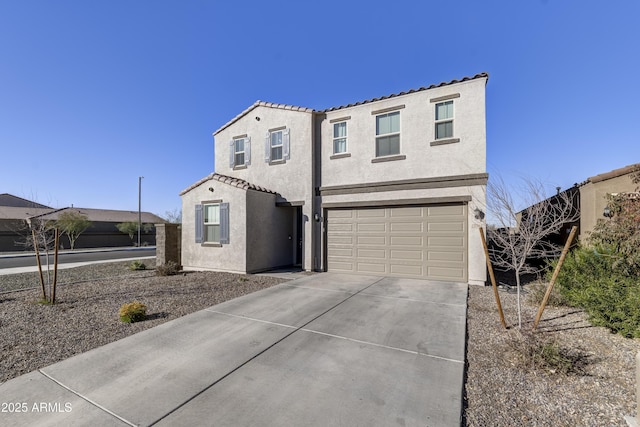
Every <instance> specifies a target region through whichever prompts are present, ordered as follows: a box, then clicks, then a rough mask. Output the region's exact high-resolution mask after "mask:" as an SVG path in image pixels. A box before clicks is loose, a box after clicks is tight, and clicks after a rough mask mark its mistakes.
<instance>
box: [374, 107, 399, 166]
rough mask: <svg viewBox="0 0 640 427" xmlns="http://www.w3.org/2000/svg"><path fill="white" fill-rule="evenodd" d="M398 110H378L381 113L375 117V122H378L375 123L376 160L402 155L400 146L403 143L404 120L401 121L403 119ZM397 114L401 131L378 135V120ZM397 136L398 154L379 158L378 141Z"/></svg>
mask: <svg viewBox="0 0 640 427" xmlns="http://www.w3.org/2000/svg"><path fill="white" fill-rule="evenodd" d="M402 107H404V106H402ZM397 110H398V108H397V107H396V108H393V109H384V110H378V111H379V112H381V113H380V114H377V115H376V116H375V120H376V121H375V134H376V135H375V146H374V150H375V153H374V154H375V155H374V158H375V159H379V158H384V157H389V156H399V155H401V154H400V153H401V150H400V144H401V142H402V141H401V139H402V137H401V134H402V120H401V119H400V118H401V115H400V111H397ZM382 111H384V112H382ZM395 114H397V115H398V129H399V130H398V131H397V132H389V133H384V134H378V118H381V117H383V116H387V117H389V116H391V115H395ZM395 135H398V152H397V153H392V154H386V155H384V156H379V155H378V139H380V138H387V137H390V136H395Z"/></svg>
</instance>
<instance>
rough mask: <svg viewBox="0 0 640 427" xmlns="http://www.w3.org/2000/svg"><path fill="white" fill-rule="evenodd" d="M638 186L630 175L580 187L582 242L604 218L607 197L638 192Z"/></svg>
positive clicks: (588, 183)
mask: <svg viewBox="0 0 640 427" xmlns="http://www.w3.org/2000/svg"><path fill="white" fill-rule="evenodd" d="M637 186H638V185H637V184H634V183H633V181H631V177H630V175H629V174H627V175H622V176H618V177H615V178H611V179H606V180H604V181H599V182H596V183H592V182H587V183H586V184H584V185H582V186H581V187H580V240H581V241H585V240H586V239H587V238H588V237H589V232H591V231H593V227H594V226H595V225H596V222H597V221H598V220H599V219H605V217H604V216H603V212H604V208H605V206H607V195H608V194H611V193H625V192H634V191H636V188H637Z"/></svg>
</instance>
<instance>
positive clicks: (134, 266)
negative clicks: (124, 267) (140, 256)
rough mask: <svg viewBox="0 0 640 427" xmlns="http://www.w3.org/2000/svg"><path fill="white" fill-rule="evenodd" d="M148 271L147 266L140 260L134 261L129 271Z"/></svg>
mask: <svg viewBox="0 0 640 427" xmlns="http://www.w3.org/2000/svg"><path fill="white" fill-rule="evenodd" d="M146 269H147V266H146V265H145V264H144V263H143V262H142V261H139V260H136V261H132V262H131V264H129V270H133V271H136V270H146Z"/></svg>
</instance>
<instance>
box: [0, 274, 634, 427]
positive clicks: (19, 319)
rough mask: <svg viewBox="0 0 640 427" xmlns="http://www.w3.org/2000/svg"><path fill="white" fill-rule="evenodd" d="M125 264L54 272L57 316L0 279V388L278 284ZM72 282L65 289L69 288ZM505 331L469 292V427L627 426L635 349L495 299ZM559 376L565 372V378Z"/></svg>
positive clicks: (561, 313) (563, 312) (600, 331)
mask: <svg viewBox="0 0 640 427" xmlns="http://www.w3.org/2000/svg"><path fill="white" fill-rule="evenodd" d="M128 265H129V262H124V263H111V264H95V265H92V266H87V267H80V268H74V269H68V270H61V271H60V272H59V283H67V284H63V285H61V286H60V287H59V288H58V291H57V304H56V306H55V307H51V306H47V305H42V304H38V303H37V300H38V298H39V289H38V288H39V284H38V278H37V275H36V274H35V273H25V274H15V275H10V276H0V289H1V290H6V289H21V288H25V287H34V286H35V289H31V290H22V291H13V292H8V293H2V294H0V350H1V351H2V358H1V360H0V382H1V381H6V380H8V379H11V378H14V377H16V376H19V375H22V374H25V373H27V372H30V371H33V370H35V369H39V368H42V367H44V366H47V365H50V364H52V363H55V362H57V361H60V360H63V359H66V358H68V357H71V356H73V355H75V354H79V353H82V352H84V351H87V350H90V349H92V348H95V347H98V346H101V345H104V344H107V343H109V342H112V341H115V340H118V339H121V338H124V337H126V336H128V335H131V334H134V333H136V332H140V331H142V330H144V329H148V328H151V327H154V326H157V325H159V324H161V323H164V322H166V321H168V320H172V319H175V318H177V317H180V316H183V315H186V314H189V313H191V312H194V311H197V310H201V309H204V308H207V307H210V306H212V305H214V304H217V303H219V302H222V301H225V300H228V299H231V298H235V297H238V296H240V295H243V294H246V293H250V292H254V291H256V290H259V289H262V288H265V287H269V286H273V285H275V284H277V283H281V282H283V280H281V279H276V278H269V277H263V276H252V275H248V276H245V275H237V274H229V273H217V272H192V273H187V274H185V275H178V276H169V277H157V276H156V275H155V273H154V272H153V271H152V270H151V271H136V272H131V271H129V270H127V266H128ZM72 282H73V283H72ZM500 297H501V300H502V305H503V308H504V311H505V316H506V319H507V324H508V326H509V329H507V330H505V329H504V328H502V325H501V324H500V320H499V317H498V313H497V309H496V303H495V299H494V295H493V290H492V288H491V287H479V286H471V287H470V289H469V300H468V320H467V334H468V342H467V373H466V374H467V378H466V385H465V402H464V404H465V413H464V422H463V425H467V426H491V427H500V426H505V427H507V426H508V427H512V426H572V427H573V426H626V423H625V421H624V419H623V417H624V416H625V415H635V411H636V408H635V402H636V397H635V360H634V358H635V355H636V353H637V352H638V351H640V340H638V339H635V340H631V339H625V338H623V337H621V336H619V335H614V334H611V333H609V332H608V331H607V330H606V329H604V328H600V327H592V326H591V325H590V324H589V323H588V322H587V320H586V316H585V314H584V313H583V312H581V311H580V310H577V309H573V308H567V307H561V308H558V307H548V308H547V309H546V310H545V312H544V316H543V319H542V321H541V322H540V325H539V327H538V332H537V333H536V334H531V333H529V332H528V331H530V330H531V324H532V321H533V319H534V317H535V314H536V311H537V306H535V305H533V304H530V303H527V302H526V300H525V302H524V303H523V328H522V330H520V329H518V328H517V327H515V326H516V322H517V314H516V296H515V295H514V294H509V293H506V292H500ZM133 300H140V301H142V302H144V303H145V304H146V305H147V307H148V310H147V314H148V318H147V320H145V321H143V322H138V323H133V324H125V323H121V322H120V321H119V320H118V316H117V313H118V309H119V307H120V306H121V305H122V304H124V303H127V302H131V301H133ZM532 340H537V341H540V340H542V341H545V342H548V341H553V342H554V343H555V346H556V348H559V349H560V352H561V354H562V355H564V356H566V358H567V360H569V361H570V362H571V363H570V364H569V367H567V366H562V367H560V368H555V369H554V368H550V367H545V366H542V365H540V364H539V363H533V362H534V361H535V359H534V358H533V357H532V356H528V357H522V354H523V351H522V350H523V349H525V348H526V349H528V348H530V347H531V346H530V345H529V344H530V343H531V342H532ZM562 368H564V370H565V371H567V372H563V369H562Z"/></svg>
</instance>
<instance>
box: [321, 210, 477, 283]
mask: <svg viewBox="0 0 640 427" xmlns="http://www.w3.org/2000/svg"><path fill="white" fill-rule="evenodd" d="M327 269H328V271H332V272H350V273H363V274H380V275H386V276H400V277H416V278H423V279H433V280H446V281H458V282H466V281H467V206H466V205H465V204H462V203H461V204H451V205H432V206H411V207H389V208H371V209H369V208H366V209H361V208H358V209H331V210H329V211H327Z"/></svg>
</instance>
